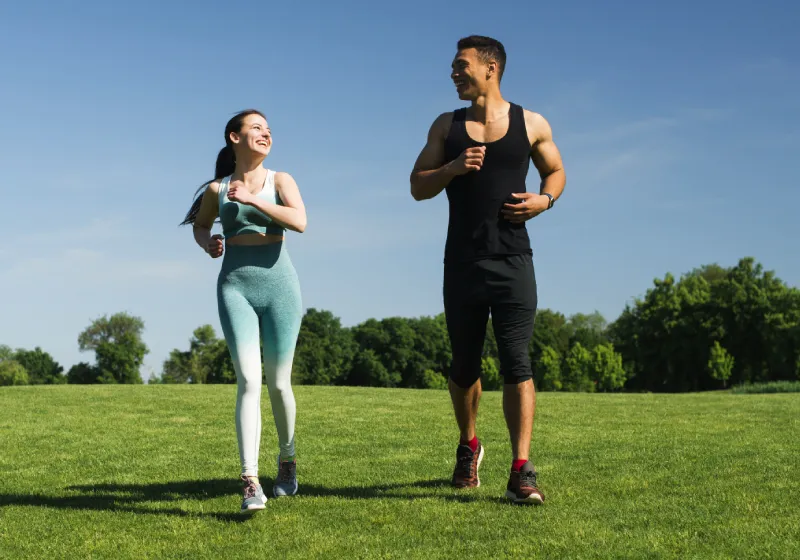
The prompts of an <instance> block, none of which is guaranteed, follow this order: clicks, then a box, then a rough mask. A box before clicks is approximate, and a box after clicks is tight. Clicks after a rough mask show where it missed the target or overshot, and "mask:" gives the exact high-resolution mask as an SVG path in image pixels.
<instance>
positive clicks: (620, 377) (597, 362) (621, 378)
mask: <svg viewBox="0 0 800 560" xmlns="http://www.w3.org/2000/svg"><path fill="white" fill-rule="evenodd" d="M626 378H627V372H626V371H625V368H624V367H622V356H621V355H619V354H618V353H616V352H615V351H614V347H613V346H612V345H611V344H609V343H605V344H599V345H597V346H595V347H594V350H592V379H593V380H594V381H595V382H596V383H597V388H598V389H599V390H600V391H618V390H620V389H622V387H624V386H625V380H626Z"/></svg>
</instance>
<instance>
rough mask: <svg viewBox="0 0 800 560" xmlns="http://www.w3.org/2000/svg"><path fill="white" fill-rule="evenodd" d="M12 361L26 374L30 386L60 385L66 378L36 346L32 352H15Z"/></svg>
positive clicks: (61, 368)
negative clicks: (20, 366) (23, 369)
mask: <svg viewBox="0 0 800 560" xmlns="http://www.w3.org/2000/svg"><path fill="white" fill-rule="evenodd" d="M14 359H15V360H16V361H17V362H19V363H20V364H21V365H22V367H24V368H25V370H26V371H27V372H28V376H29V378H30V384H31V385H45V384H61V383H66V382H67V378H66V377H65V376H64V375H62V373H63V371H64V368H63V367H61V365H59V363H58V362H56V361H55V360H54V359H53V357H52V356H51V355H50V354H48V353H47V352H45V351H43V350H42V349H41V348H39V347H38V346H37V347H36V348H35V349H33V350H17V351H16V353H15V354H14Z"/></svg>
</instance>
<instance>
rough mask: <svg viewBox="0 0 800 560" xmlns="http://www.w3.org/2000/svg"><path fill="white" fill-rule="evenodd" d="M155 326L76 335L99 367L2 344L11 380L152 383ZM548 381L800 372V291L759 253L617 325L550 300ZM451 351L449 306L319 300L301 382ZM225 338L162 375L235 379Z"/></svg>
mask: <svg viewBox="0 0 800 560" xmlns="http://www.w3.org/2000/svg"><path fill="white" fill-rule="evenodd" d="M143 331H144V322H143V321H142V319H140V318H138V317H134V316H131V315H129V314H127V313H117V314H114V315H112V316H110V317H109V316H103V317H100V318H98V319H96V320H94V321H93V322H92V323H91V324H90V325H89V326H88V327H87V328H86V329H85V330H84V331H83V332H81V333H80V335H79V336H78V345H79V348H80V349H81V351H85V352H94V354H95V361H94V363H89V362H81V363H79V364H76V365H74V366H72V367H71V368H70V370H69V371H68V372H67V373H66V374H64V373H63V368H62V367H61V366H60V365H59V364H58V363H56V362H55V360H53V358H52V357H51V356H50V355H49V354H48V353H47V352H45V351H43V350H42V349H41V348H40V347H36V348H35V349H34V350H25V349H18V350H11V349H10V348H9V347H7V346H2V345H0V385H24V384H60V383H70V384H86V383H125V384H131V383H142V382H143V381H142V378H141V374H140V372H139V370H140V367H141V365H142V362H143V360H144V357H145V355H146V354H147V353H148V352H149V350H148V348H147V346H146V344H145V343H144V342H143V340H142V333H143ZM529 354H530V358H531V364H532V367H533V371H534V380H535V382H536V386H537V389H539V390H545V391H582V392H595V391H602V392H607V391H635V392H641V391H652V392H687V391H705V390H715V389H723V388H726V387H728V386H731V385H738V384H745V383H756V382H765V381H782V380H797V379H800V289H797V288H794V287H789V286H787V285H786V284H785V283H784V282H782V281H781V280H779V279H778V278H777V277H776V276H775V275H774V273H773V272H770V271H764V270H763V268H762V267H761V265H760V264H757V263H756V262H755V261H754V259H752V258H744V259H741V260H740V261H739V262H738V263H737V265H736V266H732V267H729V268H724V267H721V266H719V265H716V264H712V265H705V266H702V267H699V268H696V269H694V270H692V271H690V272H688V273H686V274H684V275H682V276H681V277H680V278H679V279H676V278H675V277H674V276H673V275H672V274H669V273H668V274H666V275H665V276H664V278H661V279H658V278H656V279H655V280H654V281H653V286H652V287H651V288H649V289H648V290H647V292H646V293H645V294H644V296H642V297H639V298H636V299H635V300H634V301H633V303H632V304H628V305H626V307H625V309H624V310H623V312H622V313H621V314H620V316H619V317H618V318H617V319H616V320H614V321H613V322H611V323H608V322H607V321H606V320H605V318H604V317H602V315H600V314H599V313H597V312H594V313H590V314H583V313H578V314H575V315H572V316H569V317H567V316H565V315H564V314H562V313H559V312H557V311H553V310H549V309H540V310H539V311H538V313H537V316H536V322H535V326H534V336H533V338H532V340H531V343H530V346H529ZM451 360H452V355H451V351H450V344H449V340H448V337H447V330H446V328H445V321H444V314H439V315H436V316H423V317H414V318H404V317H387V318H384V319H380V320H378V319H368V320H366V321H364V322H362V323H360V324H358V325H355V326H352V327H343V326H342V325H341V321H340V320H339V318H338V317H336V316H335V315H334V314H333V313H332V312H330V311H327V310H319V309H315V308H309V309H307V310H306V313H305V315H304V317H303V322H302V326H301V329H300V335H299V337H298V343H297V349H296V352H295V360H294V367H293V372H292V378H293V383H295V384H309V385H355V386H375V387H405V388H436V389H444V388H446V387H447V375H448V374H449V371H450V362H451ZM481 379H482V383H483V387H484V389H485V390H497V389H500V388H501V387H502V384H503V379H502V376H501V375H500V361H499V358H498V353H497V343H496V341H495V338H494V332H493V330H492V327H491V319H490V320H489V323H488V325H487V334H486V339H485V341H484V348H483V356H482V375H481ZM235 382H236V375H235V372H234V369H233V364H232V362H231V359H230V354H229V352H228V349H227V345H226V344H225V341H224V339H221V338H218V337H217V335H216V333H215V332H214V329H213V328H212V327H211V325H202V326H200V327H198V328H197V329H195V331H194V332H193V333H192V337H191V338H190V339H189V345H188V348H187V349H186V350H181V349H174V350H173V351H172V352H171V353H170V355H169V357H168V358H167V359H166V360H165V361H164V364H163V368H162V372H161V375H160V376H158V377H157V378H156V379H151V380H150V383H163V384H172V383H235Z"/></svg>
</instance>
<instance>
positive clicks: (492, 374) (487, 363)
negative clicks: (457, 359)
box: [481, 356, 503, 391]
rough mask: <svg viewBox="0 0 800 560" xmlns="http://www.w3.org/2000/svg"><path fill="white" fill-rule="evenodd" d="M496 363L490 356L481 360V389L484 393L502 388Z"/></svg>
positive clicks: (501, 380) (501, 379)
mask: <svg viewBox="0 0 800 560" xmlns="http://www.w3.org/2000/svg"><path fill="white" fill-rule="evenodd" d="M497 364H498V362H497V360H495V359H494V358H492V357H491V356H484V357H482V358H481V388H482V389H483V390H484V391H499V390H500V389H502V388H503V378H502V377H501V376H500V368H499V366H498V365H497Z"/></svg>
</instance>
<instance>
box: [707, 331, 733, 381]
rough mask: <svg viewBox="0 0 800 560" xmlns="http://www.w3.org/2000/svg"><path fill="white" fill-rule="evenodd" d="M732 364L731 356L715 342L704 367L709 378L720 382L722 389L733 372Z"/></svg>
mask: <svg viewBox="0 0 800 560" xmlns="http://www.w3.org/2000/svg"><path fill="white" fill-rule="evenodd" d="M733 363H734V360H733V356H731V355H730V354H728V351H727V350H725V348H723V347H722V346H720V343H719V341H718V340H715V341H714V346H712V347H711V352H710V355H709V358H708V364H707V366H706V367H707V370H708V374H709V375H710V376H711V377H713V378H714V379H717V380H719V381H722V386H723V388H724V387H725V382H726V381H728V379H729V378H730V376H731V373H732V372H733Z"/></svg>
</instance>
